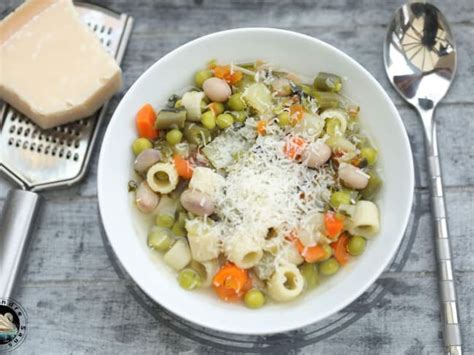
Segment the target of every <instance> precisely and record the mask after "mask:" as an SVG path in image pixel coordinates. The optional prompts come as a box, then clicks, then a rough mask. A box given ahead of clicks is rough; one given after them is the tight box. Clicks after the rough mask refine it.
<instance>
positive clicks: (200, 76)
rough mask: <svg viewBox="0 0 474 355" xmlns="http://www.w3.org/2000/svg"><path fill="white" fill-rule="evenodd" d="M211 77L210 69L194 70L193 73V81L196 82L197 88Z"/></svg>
mask: <svg viewBox="0 0 474 355" xmlns="http://www.w3.org/2000/svg"><path fill="white" fill-rule="evenodd" d="M210 77H212V71H210V70H199V71H198V72H196V74H195V75H194V82H195V83H196V86H197V87H199V88H202V84H203V83H204V82H205V81H206V80H207V79H209V78H210Z"/></svg>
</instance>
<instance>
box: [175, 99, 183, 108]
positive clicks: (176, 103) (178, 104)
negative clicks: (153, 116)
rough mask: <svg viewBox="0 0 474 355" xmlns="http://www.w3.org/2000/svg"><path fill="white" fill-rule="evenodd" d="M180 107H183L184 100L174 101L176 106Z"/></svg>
mask: <svg viewBox="0 0 474 355" xmlns="http://www.w3.org/2000/svg"><path fill="white" fill-rule="evenodd" d="M180 107H183V101H181V100H176V102H175V103H174V108H180Z"/></svg>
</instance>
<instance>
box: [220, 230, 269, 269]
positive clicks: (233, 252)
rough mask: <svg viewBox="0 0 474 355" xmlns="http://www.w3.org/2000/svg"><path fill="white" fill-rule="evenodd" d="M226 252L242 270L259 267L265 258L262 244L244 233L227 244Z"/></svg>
mask: <svg viewBox="0 0 474 355" xmlns="http://www.w3.org/2000/svg"><path fill="white" fill-rule="evenodd" d="M262 240H263V238H262ZM225 251H226V255H227V258H228V259H229V260H230V261H231V262H233V263H234V264H235V265H237V266H238V267H240V268H242V269H249V268H251V267H253V266H255V265H257V264H258V262H259V261H260V259H261V258H262V256H263V249H262V245H261V243H258V242H257V241H256V239H254V238H252V237H250V236H248V235H247V234H244V233H242V234H240V235H236V236H234V238H232V239H231V240H230V242H228V243H227V245H226V247H225Z"/></svg>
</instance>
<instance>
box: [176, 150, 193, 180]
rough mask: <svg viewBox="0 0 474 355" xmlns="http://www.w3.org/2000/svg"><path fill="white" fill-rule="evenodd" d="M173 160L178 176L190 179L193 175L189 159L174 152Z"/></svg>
mask: <svg viewBox="0 0 474 355" xmlns="http://www.w3.org/2000/svg"><path fill="white" fill-rule="evenodd" d="M173 162H174V167H175V168H176V172H177V173H178V175H179V176H181V177H182V178H183V179H191V178H192V177H193V167H192V166H191V164H190V163H189V161H187V160H186V159H183V158H182V157H180V156H179V155H177V154H175V155H173Z"/></svg>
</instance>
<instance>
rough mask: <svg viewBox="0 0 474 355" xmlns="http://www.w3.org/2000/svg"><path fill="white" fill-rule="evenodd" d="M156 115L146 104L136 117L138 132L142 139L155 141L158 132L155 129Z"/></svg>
mask: <svg viewBox="0 0 474 355" xmlns="http://www.w3.org/2000/svg"><path fill="white" fill-rule="evenodd" d="M155 121H156V113H155V110H154V109H153V107H152V106H151V105H150V104H145V105H143V106H142V108H141V109H140V110H139V111H138V113H137V117H136V123H137V131H138V136H139V137H140V138H148V139H151V140H155V139H156V138H158V130H156V129H155Z"/></svg>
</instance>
